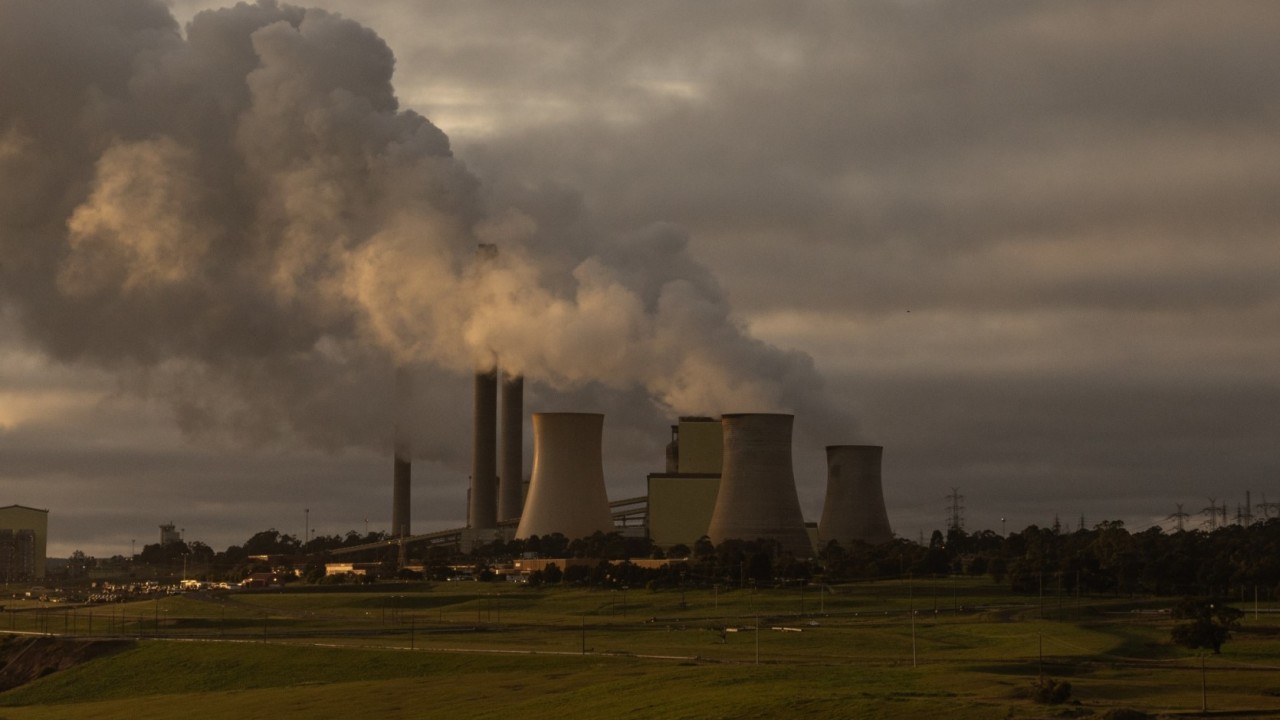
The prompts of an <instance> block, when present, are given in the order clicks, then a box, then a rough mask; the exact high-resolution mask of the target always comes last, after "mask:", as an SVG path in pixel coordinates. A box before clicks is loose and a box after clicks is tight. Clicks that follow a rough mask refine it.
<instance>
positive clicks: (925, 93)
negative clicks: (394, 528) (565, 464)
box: [0, 0, 1280, 556]
mask: <svg viewBox="0 0 1280 720" xmlns="http://www.w3.org/2000/svg"><path fill="white" fill-rule="evenodd" d="M314 4H315V5H316V6H317V7H319V8H321V9H323V10H324V12H315V11H304V10H303V9H301V7H293V6H274V5H269V4H268V5H258V6H239V7H237V8H235V9H234V10H223V11H219V12H214V13H208V14H203V15H201V14H199V13H201V11H205V10H209V9H213V8H217V7H218V5H217V4H216V3H208V2H203V0H177V1H176V2H174V3H173V4H172V5H171V6H168V7H166V6H163V5H157V4H153V3H149V2H144V1H142V0H111V1H110V2H88V0H83V1H82V2H71V1H69V0H48V1H42V2H37V1H36V0H0V191H2V192H0V251H2V252H3V254H2V255H0V487H3V488H4V493H3V497H0V504H8V503H19V504H24V505H30V506H36V507H41V508H48V509H49V510H50V534H51V537H50V553H51V555H60V554H61V555H65V554H66V553H69V552H70V551H71V550H74V549H77V548H79V549H83V550H85V551H86V552H89V553H90V554H96V555H101V556H105V555H112V554H123V553H126V552H128V549H129V547H130V543H131V541H134V540H136V541H137V544H138V546H139V547H140V546H141V545H142V544H144V543H152V542H155V541H156V539H157V538H158V529H157V525H159V524H160V523H162V522H166V521H170V520H171V521H173V522H174V523H175V524H177V525H178V526H179V527H181V528H184V529H185V530H186V534H187V537H188V539H199V540H203V541H205V542H207V543H209V544H210V545H213V546H214V547H216V548H222V547H225V546H226V545H227V544H229V543H233V542H242V541H243V540H244V539H245V538H247V537H248V536H249V535H250V534H252V533H253V532H255V531H257V530H261V529H264V528H268V527H275V528H277V529H280V530H281V531H284V532H289V533H293V534H296V535H300V534H301V533H302V531H303V523H304V509H305V510H309V513H308V514H309V520H310V524H311V527H312V528H315V529H318V530H319V531H320V532H323V533H342V532H345V531H347V530H351V529H356V530H361V531H362V530H363V529H364V527H365V523H366V521H367V523H368V526H369V528H370V529H385V528H386V527H387V526H388V525H389V516H390V489H391V488H390V486H391V482H390V480H391V477H390V476H391V460H390V443H391V440H390V436H391V430H390V418H392V417H393V416H394V410H393V408H394V406H395V405H396V403H397V402H400V403H408V404H409V405H410V406H411V407H412V408H413V409H414V412H415V414H416V415H417V416H418V417H421V418H423V419H422V421H421V424H420V426H419V427H418V428H416V429H415V441H414V445H415V455H416V456H417V459H416V462H415V466H414V473H415V482H414V507H413V517H414V530H415V531H425V530H429V529H438V528H445V527H453V526H457V525H458V524H460V521H461V520H462V519H463V518H464V517H465V487H466V479H467V476H468V472H469V469H468V463H469V457H470V448H469V439H468V438H469V429H468V423H469V419H470V385H469V381H468V379H467V376H468V373H469V371H470V369H471V368H472V367H474V365H475V364H476V363H480V364H483V363H484V362H489V361H491V360H492V356H493V355H497V356H499V357H500V358H501V362H502V363H503V364H504V365H507V366H511V367H515V368H518V369H521V370H523V371H524V372H525V373H526V375H527V376H528V377H529V378H530V380H531V382H530V386H529V396H528V398H527V399H526V408H527V409H530V410H535V411H537V410H583V411H597V412H604V413H606V425H605V433H606V440H605V452H606V474H607V479H608V484H609V492H610V495H611V496H612V497H628V496H632V495H636V494H642V493H643V488H644V473H645V472H649V471H657V470H660V469H661V468H662V464H663V460H662V457H663V455H662V445H663V443H664V442H665V440H666V439H667V425H668V424H669V423H670V422H671V420H672V418H673V417H674V416H675V415H676V414H693V413H697V414H719V413H722V412H741V411H754V410H772V411H786V412H794V413H796V415H797V423H798V425H799V427H798V428H797V437H796V444H795V465H796V475H797V482H798V487H799V492H800V496H801V501H802V505H803V507H804V510H805V514H806V516H807V517H808V519H810V520H816V519H817V518H818V516H819V515H820V512H821V501H822V495H823V492H824V483H825V476H824V473H825V470H824V467H825V466H824V459H823V455H822V449H821V448H822V446H823V445H826V444H846V443H851V442H868V443H876V444H882V445H884V446H885V448H886V449H885V459H884V463H885V464H884V485H885V496H886V500H887V503H888V510H889V516H890V520H891V522H892V523H893V525H894V528H895V530H896V531H897V532H898V533H899V534H901V535H903V536H907V537H911V538H916V537H917V535H918V534H919V533H920V532H922V531H923V532H924V533H925V534H926V535H927V534H928V532H929V531H931V530H932V529H934V528H938V527H942V526H943V523H944V522H945V518H946V513H945V506H946V504H947V502H946V500H945V499H944V496H945V495H947V494H948V493H949V492H951V491H952V488H958V491H959V492H960V494H962V495H963V496H964V505H965V516H966V526H967V528H968V529H970V530H975V529H981V528H993V529H996V530H999V528H1000V524H1001V518H1007V523H1008V528H1009V529H1010V530H1012V529H1015V528H1018V529H1021V528H1022V527H1025V526H1026V525H1028V524H1032V523H1035V524H1040V525H1047V524H1050V523H1052V522H1053V520H1054V517H1055V515H1056V516H1059V517H1060V518H1061V520H1062V522H1063V523H1064V524H1068V525H1071V526H1075V525H1076V524H1077V523H1078V522H1079V521H1080V518H1081V516H1083V518H1084V520H1085V522H1086V523H1087V524H1090V525H1092V524H1094V523H1095V522H1097V521H1100V520H1104V519H1122V520H1124V521H1126V523H1127V524H1128V525H1129V526H1130V527H1133V528H1143V527H1147V526H1149V525H1151V524H1152V523H1153V522H1157V521H1160V520H1163V519H1164V518H1166V517H1167V516H1168V515H1170V514H1172V513H1173V512H1175V511H1176V509H1177V505H1178V504H1179V503H1181V504H1182V506H1183V508H1184V510H1186V511H1187V512H1190V513H1192V514H1193V517H1192V518H1191V520H1190V521H1191V522H1196V523H1198V522H1199V521H1200V520H1201V519H1202V516H1201V515H1200V511H1201V509H1202V508H1205V507H1207V506H1208V505H1209V503H1210V499H1211V498H1212V499H1213V500H1215V501H1216V502H1218V503H1223V502H1225V503H1227V505H1228V507H1229V508H1230V512H1231V514H1232V515H1234V514H1235V508H1236V506H1237V505H1243V503H1244V502H1245V493H1246V491H1251V492H1252V500H1253V502H1254V503H1260V502H1262V500H1263V495H1264V494H1265V495H1266V496H1267V499H1268V500H1271V501H1280V482H1278V481H1280V451H1277V445H1278V443H1277V438H1280V411H1278V410H1277V408H1280V371H1278V370H1277V367H1280V363H1277V360H1276V359H1277V358H1280V283H1277V279H1278V278H1280V244H1278V243H1277V242H1276V240H1277V238H1276V229H1277V227H1280V223H1278V222H1277V221H1278V220H1280V203H1277V202H1276V200H1275V198H1277V197H1280V134H1277V133H1276V132H1275V128H1276V126H1277V125H1278V124H1280V91H1278V90H1277V88H1280V53H1277V52H1275V49H1274V39H1275V37H1276V36H1277V34H1280V6H1278V5H1276V4H1275V3H1272V2H1269V1H1259V2H1231V3H1213V4H1209V3H1201V2H1176V1H1160V2H1156V1H1155V0H1152V1H1150V2H1133V3H1114V2H1109V1H1108V2H1075V3H1069V4H1063V3H1048V2H1043V3H1042V2H1023V1H1019V2H1013V1H1010V2H968V3H948V2H929V1H921V0H913V1H907V0H902V1H900V2H890V1H883V2H862V3H846V2H830V3H825V2H812V3H800V4H794V3H792V4H780V3H744V2H700V3H681V2H645V3H591V4H583V3H570V2H564V3H559V2H540V3H517V2H505V1H504V2H420V3H403V2H390V1H387V0H362V1H361V2H358V3H357V2H354V0H320V1H319V2H316V3H314ZM393 58H394V59H393ZM393 67H394V74H392V68H393ZM477 242H496V243H498V244H499V246H500V247H501V248H502V254H501V255H500V261H499V263H498V264H497V266H496V267H495V268H494V269H493V271H491V272H488V273H483V274H482V273H478V272H477V271H476V270H475V268H474V263H473V262H471V259H470V253H471V252H472V250H473V248H474V246H475V244H476V243H477ZM396 367H407V368H410V371H411V373H412V374H413V375H414V383H413V387H414V393H413V396H412V398H410V399H405V398H403V397H401V398H399V399H397V396H396V394H395V392H394V383H393V382H392V378H393V377H394V375H395V372H394V369H395V368H396ZM528 460H529V459H527V460H526V462H528ZM1257 512H1261V511H1257ZM1272 512H1276V511H1272ZM1169 524H1170V523H1166V525H1169Z"/></svg>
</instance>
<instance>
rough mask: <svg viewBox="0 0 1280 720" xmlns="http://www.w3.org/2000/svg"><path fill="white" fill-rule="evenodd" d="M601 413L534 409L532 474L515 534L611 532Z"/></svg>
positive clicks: (578, 535) (577, 535)
mask: <svg viewBox="0 0 1280 720" xmlns="http://www.w3.org/2000/svg"><path fill="white" fill-rule="evenodd" d="M603 438H604V415H600V414H598V413H534V414H533V474H532V475H531V476H530V478H529V496H528V498H526V500H525V505H524V512H523V513H522V514H521V516H520V525H519V527H518V528H517V529H516V537H517V538H527V537H529V536H531V535H550V534H552V533H557V532H558V533H560V534H562V535H564V536H565V537H568V538H581V537H587V536H588V535H593V534H595V533H597V532H604V533H608V532H612V531H613V516H612V515H611V513H610V511H609V498H608V496H607V495H606V494H605V489H604V456H603V454H602V451H601V442H602V440H603Z"/></svg>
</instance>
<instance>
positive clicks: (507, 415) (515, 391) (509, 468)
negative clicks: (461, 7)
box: [498, 373, 524, 522]
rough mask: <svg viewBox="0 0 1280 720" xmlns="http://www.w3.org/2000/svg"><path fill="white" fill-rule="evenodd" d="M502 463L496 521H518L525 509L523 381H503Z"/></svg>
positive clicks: (517, 378) (518, 377) (506, 377)
mask: <svg viewBox="0 0 1280 720" xmlns="http://www.w3.org/2000/svg"><path fill="white" fill-rule="evenodd" d="M501 423H502V461H501V466H500V467H499V468H498V520H499V521H502V522H508V521H512V520H517V521H518V520H519V519H520V511H521V510H523V509H524V377H523V376H521V375H507V374H506V373H503V377H502V415H501Z"/></svg>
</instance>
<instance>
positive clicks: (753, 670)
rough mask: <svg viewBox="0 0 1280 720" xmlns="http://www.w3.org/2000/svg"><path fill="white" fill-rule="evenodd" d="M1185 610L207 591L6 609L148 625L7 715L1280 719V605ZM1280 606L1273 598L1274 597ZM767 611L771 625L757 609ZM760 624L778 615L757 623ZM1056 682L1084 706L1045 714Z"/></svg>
mask: <svg viewBox="0 0 1280 720" xmlns="http://www.w3.org/2000/svg"><path fill="white" fill-rule="evenodd" d="M1170 604H1171V601H1169V600H1167V599H1166V600H1149V599H1129V598H1081V599H1079V600H1077V599H1076V598H1074V597H1072V598H1065V597H1064V598H1059V597H1057V596H1052V595H1051V596H1049V597H1045V598H1043V599H1042V598H1040V597H1039V596H1036V597H1025V596H1014V595H1010V594H1008V593H1007V591H1004V590H1003V589H1002V588H1001V587H999V586H994V585H992V584H990V583H989V582H984V581H972V580H955V581H953V580H938V581H923V582H922V581H914V582H906V581H892V582H880V583H865V584H853V585H847V586H840V587H834V588H829V589H826V590H823V591H821V592H819V591H818V590H817V589H815V588H813V587H809V588H806V589H804V591H803V592H802V591H801V590H800V589H799V588H795V587H793V588H788V589H775V590H768V591H760V592H753V591H750V590H739V589H728V588H722V589H718V590H709V589H698V590H692V589H691V590H688V591H686V592H684V593H681V592H680V591H678V590H664V591H660V592H650V591H646V590H634V589H633V590H628V591H621V590H614V591H605V590H588V589H576V588H550V589H548V588H540V589H538V588H525V587H518V586H511V585H498V584H487V583H440V584H436V585H425V584H414V585H404V586H383V587H380V588H379V589H378V590H377V591H374V592H369V591H359V592H356V591H352V590H346V591H343V590H341V589H339V590H338V591H331V592H296V593H295V592H261V593H238V594H228V595H188V596H175V597H169V598H164V599H161V600H158V601H146V602H139V603H132V604H126V605H122V606H117V607H113V608H95V609H93V611H92V614H91V613H90V610H89V609H88V608H76V609H67V608H59V609H57V610H52V609H48V608H45V609H43V610H42V609H39V608H25V609H21V610H18V611H6V615H7V617H5V618H3V620H4V621H6V622H7V623H8V626H9V627H10V628H12V629H13V630H14V631H17V632H21V631H26V632H31V631H38V632H49V633H56V634H64V633H65V634H67V635H75V636H105V635H116V634H125V635H129V636H137V637H141V638H142V640H141V641H140V642H139V643H138V644H137V645H136V646H135V647H133V648H132V649H129V650H126V651H124V652H122V653H119V654H117V655H114V656H110V657H107V658H102V659H99V660H94V661H91V662H88V663H85V664H83V665H80V666H78V667H75V668H72V669H70V670H66V671H63V672H60V673H56V674H53V675H50V676H47V677H44V678H42V679H40V680H37V681H35V682H33V683H30V684H28V685H26V686H24V687H20V688H17V689H14V690H11V691H9V692H7V693H4V694H0V718H5V719H9V720H20V719H24V718H31V719H35V718H68V717H85V718H104V719H108V720H109V719H111V718H131V719H141V718H151V717H155V718H161V717H164V718H169V717H172V716H173V715H174V713H175V712H180V713H184V714H185V713H195V714H196V715H197V716H198V717H201V718H256V717H262V718H268V717H270V718H280V717H287V718H292V717H299V718H304V717H305V718H339V717H342V718H349V717H379V718H417V717H445V716H455V717H468V718H484V717H499V716H501V717H504V718H507V717H512V716H515V717H518V718H520V719H521V720H537V719H539V718H554V719H555V720H564V719H566V718H578V717H584V718H585V717H593V718H594V717H622V718H626V717H637V718H640V717H646V718H647V717H663V718H667V717H670V718H753V717H759V718H769V717H816V718H826V717H831V718H844V717H858V718H919V717H923V716H927V715H930V714H935V715H939V716H941V717H947V718H992V717H1008V718H1039V717H1084V716H1089V715H1090V714H1092V715H1096V716H1099V717H1101V716H1102V714H1103V713H1105V711H1107V710H1108V709H1111V708H1135V709H1139V710H1143V711H1146V712H1149V713H1152V714H1171V715H1172V714H1184V713H1185V714H1191V713H1198V711H1199V710H1200V707H1201V702H1202V688H1201V682H1202V677H1203V679H1204V682H1205V687H1206V692H1205V694H1206V696H1207V700H1208V706H1209V708H1210V710H1212V711H1218V712H1225V711H1232V712H1234V713H1236V714H1237V715H1239V714H1240V713H1253V714H1254V715H1253V716H1266V715H1267V714H1271V715H1273V716H1280V617H1277V616H1273V615H1271V614H1260V615H1259V616H1258V617H1256V618H1255V616H1254V613H1253V612H1252V605H1251V604H1241V605H1240V607H1241V608H1242V609H1246V610H1249V611H1250V612H1249V613H1248V614H1247V616H1246V619H1245V622H1244V625H1243V627H1242V628H1241V630H1240V631H1239V632H1237V633H1236V635H1235V637H1234V638H1233V639H1232V640H1230V641H1229V642H1228V643H1227V644H1226V645H1225V646H1224V647H1223V652H1222V655H1220V656H1210V657H1208V658H1207V659H1205V661H1204V662H1205V670H1204V672H1203V676H1202V671H1201V664H1200V663H1201V657H1200V656H1199V655H1197V654H1195V653H1194V652H1191V651H1188V650H1185V649H1182V648H1178V647H1175V646H1172V645H1170V643H1169V641H1168V638H1169V629H1170V627H1171V621H1169V620H1168V618H1167V615H1164V614H1161V613H1159V612H1156V611H1157V610H1159V609H1160V608H1162V607H1168V606H1169V605H1170ZM1263 609H1272V608H1263ZM757 619H758V622H757ZM757 628H758V629H757ZM1041 673H1043V674H1044V675H1045V676H1049V677H1052V678H1054V679H1058V680H1066V681H1069V682H1070V683H1071V684H1072V686H1073V694H1072V697H1073V699H1074V700H1075V701H1076V702H1078V704H1073V705H1064V706H1048V705H1039V704H1036V703H1034V702H1032V701H1031V700H1030V699H1029V697H1028V695H1029V690H1030V688H1031V686H1032V684H1033V683H1034V682H1035V681H1036V680H1037V678H1038V677H1039V676H1040V675H1041Z"/></svg>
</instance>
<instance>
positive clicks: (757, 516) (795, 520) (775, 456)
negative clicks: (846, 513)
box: [707, 413, 813, 557]
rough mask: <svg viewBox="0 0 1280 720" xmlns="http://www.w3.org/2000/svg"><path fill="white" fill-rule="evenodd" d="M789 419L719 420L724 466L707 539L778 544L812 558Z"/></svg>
mask: <svg viewBox="0 0 1280 720" xmlns="http://www.w3.org/2000/svg"><path fill="white" fill-rule="evenodd" d="M792 420H793V418H792V416H791V415H776V414H762V413H743V414H736V415H725V416H723V417H722V418H721V420H720V425H721V429H722V431H723V434H724V464H723V465H724V466H723V469H722V473H721V476H720V490H719V492H718V493H717V494H716V507H715V510H714V511H713V512H712V513H711V526H710V527H709V528H708V529H707V536H708V537H710V538H711V542H713V543H716V544H719V543H721V542H723V541H725V540H729V539H731V538H736V539H739V540H756V539H758V538H766V539H771V540H777V541H778V543H779V544H780V545H781V546H782V549H783V550H784V551H789V552H791V553H793V554H795V555H796V556H797V557H810V556H812V555H813V546H812V544H811V543H810V542H809V534H808V533H807V532H805V529H804V516H803V515H802V514H801V513H800V496H799V495H797V494H796V479H795V474H794V473H793V472H792V470H791V424H792Z"/></svg>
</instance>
